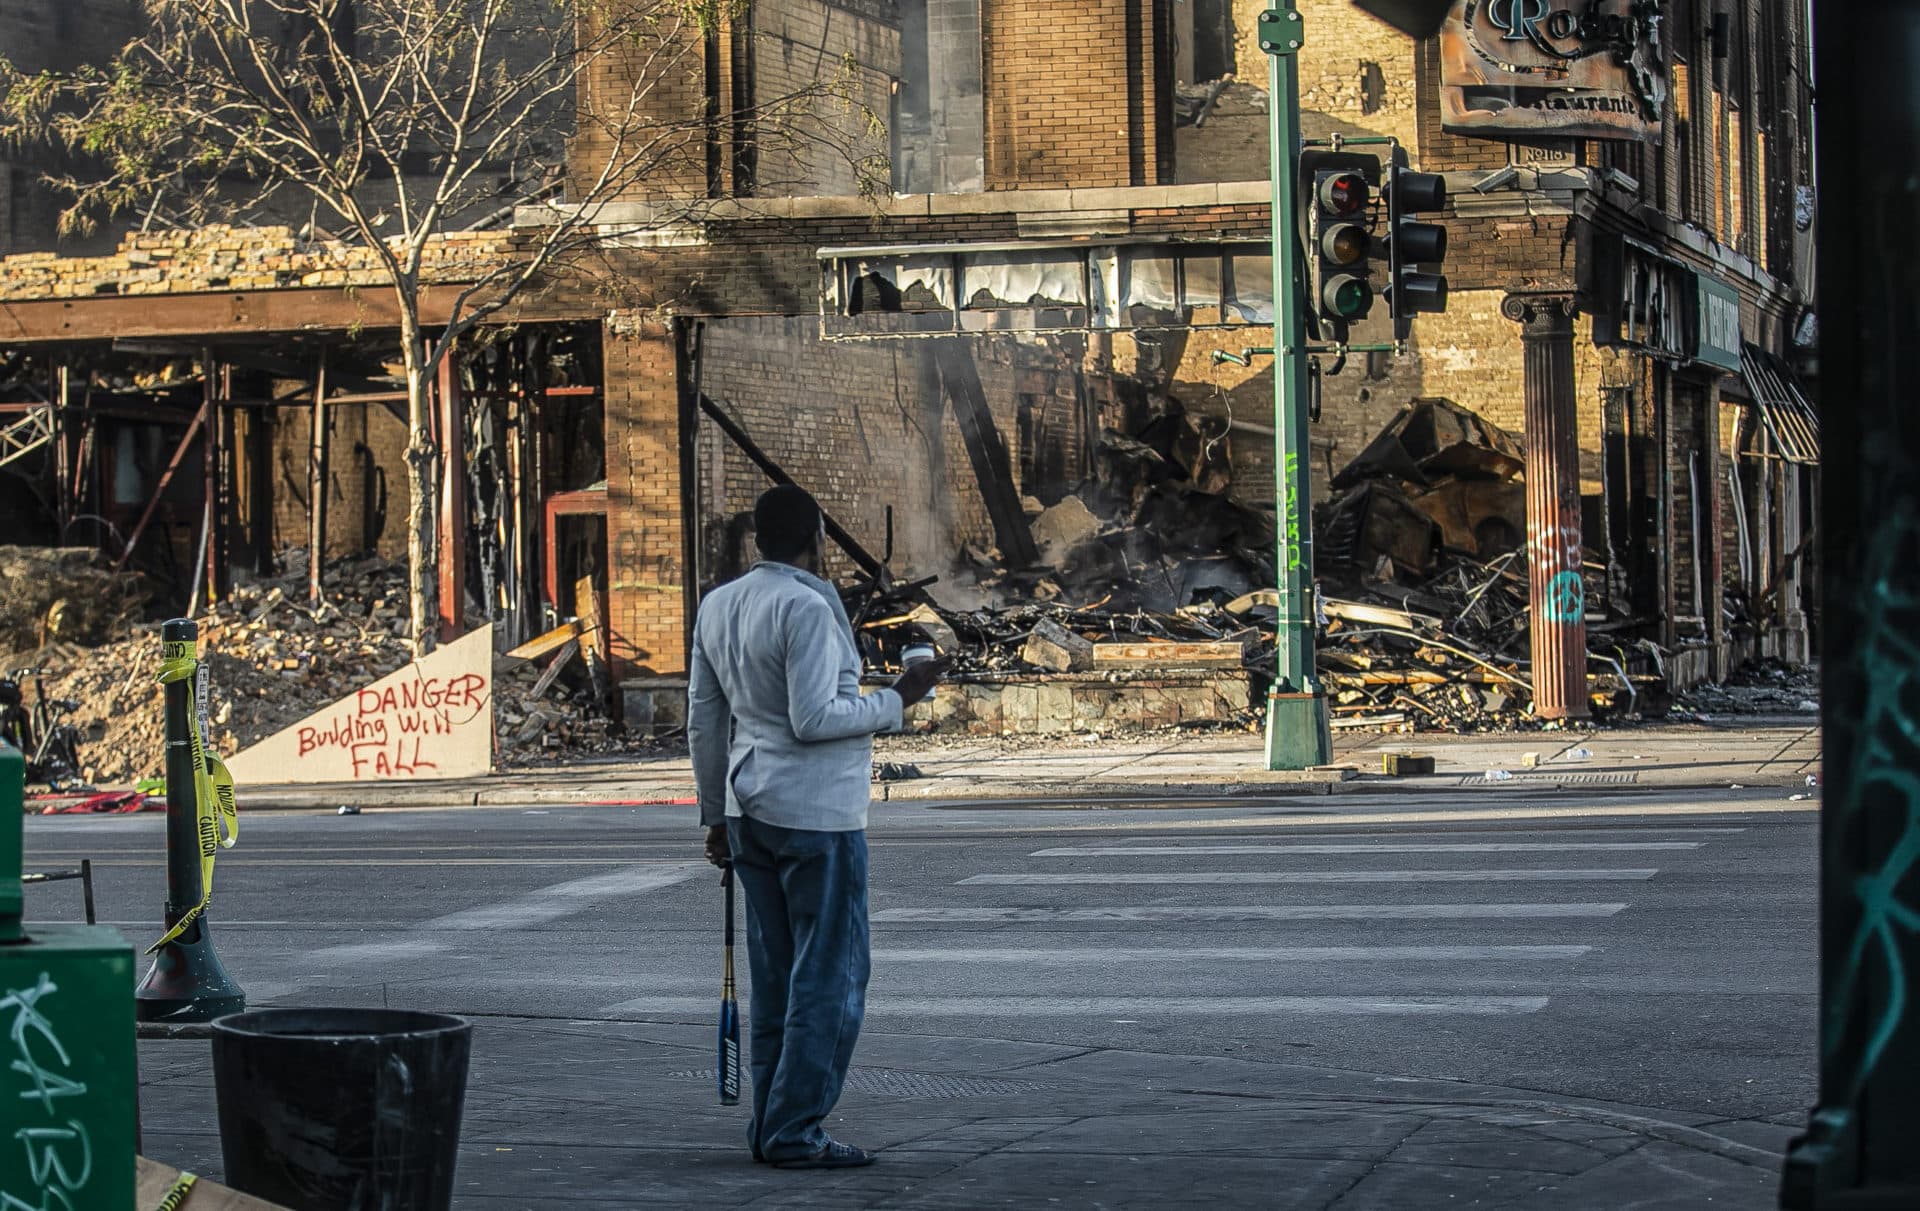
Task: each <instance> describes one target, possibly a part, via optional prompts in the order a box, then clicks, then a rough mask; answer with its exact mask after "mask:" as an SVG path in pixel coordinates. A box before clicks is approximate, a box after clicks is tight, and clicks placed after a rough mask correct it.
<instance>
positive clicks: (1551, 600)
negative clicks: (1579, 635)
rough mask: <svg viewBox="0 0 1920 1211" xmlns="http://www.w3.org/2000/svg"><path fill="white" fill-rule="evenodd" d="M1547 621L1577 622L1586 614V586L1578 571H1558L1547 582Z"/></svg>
mask: <svg viewBox="0 0 1920 1211" xmlns="http://www.w3.org/2000/svg"><path fill="white" fill-rule="evenodd" d="M1545 613H1546V620H1547V621H1548V622H1579V621H1580V620H1582V619H1584V618H1585V617H1586V616H1587V586H1586V583H1585V582H1584V581H1582V580H1581V579H1580V573H1578V572H1560V573H1558V574H1556V575H1555V576H1554V578H1553V579H1552V580H1550V581H1548V582H1547V602H1546V607H1545Z"/></svg>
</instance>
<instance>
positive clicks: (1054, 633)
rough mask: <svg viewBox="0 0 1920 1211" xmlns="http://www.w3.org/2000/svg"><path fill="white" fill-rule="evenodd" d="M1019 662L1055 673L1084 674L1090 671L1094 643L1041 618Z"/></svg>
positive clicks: (1029, 637) (1022, 650)
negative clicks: (1022, 661)
mask: <svg viewBox="0 0 1920 1211" xmlns="http://www.w3.org/2000/svg"><path fill="white" fill-rule="evenodd" d="M1020 659H1022V660H1024V661H1026V662H1027V663H1028V664H1030V665H1033V666H1034V667H1036V668H1042V669H1049V670H1051V671H1053V672H1056V673H1083V672H1086V671H1087V670H1088V669H1090V668H1092V667H1093V640H1091V639H1088V638H1086V637H1085V636H1082V635H1076V634H1074V633H1073V632H1072V631H1069V630H1068V629H1067V628H1065V627H1063V626H1061V625H1060V624H1059V623H1057V622H1055V621H1053V620H1052V619H1051V618H1043V619H1041V620H1040V622H1039V623H1038V624H1037V625H1035V627H1034V628H1033V634H1031V635H1029V636H1027V643H1026V646H1025V647H1024V648H1022V649H1021V650H1020Z"/></svg>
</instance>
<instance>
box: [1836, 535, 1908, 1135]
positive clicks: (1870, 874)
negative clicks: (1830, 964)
mask: <svg viewBox="0 0 1920 1211" xmlns="http://www.w3.org/2000/svg"><path fill="white" fill-rule="evenodd" d="M1886 517H1887V521H1886V522H1885V529H1884V530H1883V531H1882V532H1881V534H1880V535H1878V536H1877V542H1876V543H1875V546H1874V549H1873V550H1872V552H1871V553H1870V554H1869V555H1868V566H1867V568H1866V569H1865V573H1866V574H1865V577H1864V585H1863V592H1862V593H1861V595H1860V599H1859V600H1860V605H1859V610H1858V618H1857V622H1858V625H1859V647H1858V648H1856V649H1855V652H1856V654H1855V656H1854V661H1853V662H1854V668H1853V669H1852V674H1853V678H1854V680H1855V682H1856V684H1858V685H1859V686H1860V687H1861V692H1862V695H1863V696H1862V700H1861V703H1860V717H1859V719H1858V721H1857V723H1856V724H1855V733H1854V737H1853V750H1852V762H1851V768H1849V769H1848V770H1847V771H1846V773H1845V777H1844V778H1843V779H1842V780H1840V781H1839V782H1838V783H1837V784H1836V785H1837V786H1838V788H1839V795H1838V796H1837V801H1836V802H1830V803H1828V804H1827V810H1829V811H1832V812H1835V813H1836V824H1837V827H1834V828H1833V836H1834V837H1835V838H1836V839H1837V840H1836V841H1835V842H1832V843H1837V844H1840V845H1843V846H1846V847H1847V848H1848V849H1850V850H1851V849H1852V848H1853V847H1854V846H1856V845H1859V844H1861V843H1862V841H1863V840H1864V837H1863V836H1862V835H1861V834H1862V833H1863V832H1865V831H1866V830H1869V829H1872V828H1875V827H1876V826H1877V827H1881V828H1884V827H1886V824H1885V823H1882V822H1887V823H1891V822H1893V821H1898V824H1897V825H1896V826H1895V829H1896V831H1897V833H1898V835H1897V837H1895V838H1893V839H1891V843H1890V844H1888V845H1887V846H1886V847H1885V849H1884V853H1885V857H1884V858H1883V859H1881V860H1880V862H1879V865H1878V867H1877V868H1873V869H1867V870H1862V871H1859V872H1857V873H1855V874H1854V875H1853V878H1852V880H1851V883H1850V891H1851V892H1852V895H1853V898H1854V901H1855V904H1854V909H1855V911H1856V912H1857V913H1858V924H1857V926H1856V928H1855V929H1854V933H1853V937H1852V939H1851V941H1850V942H1849V944H1848V946H1847V950H1846V953H1845V955H1844V957H1843V962H1842V966H1841V969H1840V972H1839V975H1838V978H1837V979H1836V980H1835V981H1834V982H1833V983H1832V984H1831V985H1830V996H1829V997H1828V1000H1827V1005H1826V1012H1827V1020H1826V1023H1825V1028H1824V1031H1823V1043H1824V1046H1825V1048H1826V1051H1827V1053H1828V1054H1829V1055H1831V1056H1842V1057H1846V1066H1847V1067H1850V1068H1851V1089H1850V1091H1849V1094H1848V1098H1847V1100H1848V1101H1849V1102H1854V1101H1857V1100H1858V1098H1859V1096H1860V1094H1861V1093H1862V1091H1863V1089H1864V1087H1865V1085H1866V1083H1867V1081H1868V1079H1869V1078H1871V1077H1872V1076H1873V1074H1874V1072H1875V1071H1876V1070H1877V1069H1878V1068H1879V1066H1880V1064H1881V1062H1882V1060H1883V1059H1884V1058H1885V1056H1886V1054H1887V1051H1888V1049H1889V1047H1891V1045H1892V1043H1893V1041H1894V1040H1895V1039H1896V1038H1897V1037H1898V1036H1899V1034H1900V1031H1901V1030H1902V1028H1903V1027H1907V1028H1911V1026H1910V1023H1909V1020H1908V1003H1907V990H1908V989H1910V988H1911V987H1912V981H1913V979H1914V976H1913V974H1911V973H1910V972H1909V971H1908V967H1907V963H1908V959H1909V957H1910V952H1911V951H1912V950H1914V949H1915V948H1920V903H1913V902H1910V901H1909V900H1907V899H1903V898H1902V894H1903V891H1904V892H1905V893H1906V894H1907V895H1909V896H1910V895H1912V894H1913V888H1914V886H1915V885H1916V883H1917V882H1920V772H1916V771H1920V710H1917V709H1916V703H1920V640H1916V639H1915V632H1916V627H1920V595H1916V594H1914V593H1913V592H1911V591H1910V590H1909V588H1908V585H1910V584H1911V582H1912V577H1911V574H1910V573H1909V572H1907V569H1909V568H1910V567H1911V565H1912V555H1913V546H1914V539H1915V537H1916V534H1915V529H1914V525H1913V522H1912V521H1911V520H1910V517H1911V514H1909V513H1907V512H1906V511H1905V510H1903V509H1898V508H1896V509H1892V510H1889V511H1888V513H1887V514H1886ZM1875 848H1878V847H1877V846H1876V847H1875ZM1841 866H1842V867H1843V868H1848V869H1850V868H1851V867H1852V866H1853V862H1852V861H1851V860H1844V859H1843V861H1842V863H1841Z"/></svg>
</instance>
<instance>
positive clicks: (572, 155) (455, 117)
mask: <svg viewBox="0 0 1920 1211" xmlns="http://www.w3.org/2000/svg"><path fill="white" fill-rule="evenodd" d="M731 2H733V0H144V5H145V9H146V32H145V33H144V34H143V36H141V37H139V38H137V39H135V40H134V41H133V42H131V43H129V44H128V45H127V46H126V47H125V48H124V49H123V50H121V51H120V52H119V53H118V54H117V55H116V56H115V57H114V58H113V60H112V61H111V62H110V63H107V64H104V65H99V66H95V67H87V68H81V69H78V70H75V71H70V72H61V73H52V72H48V73H41V74H37V75H24V74H21V73H18V72H13V71H11V70H10V69H9V68H8V66H7V64H6V63H5V60H4V58H3V57H0V144H4V143H7V142H13V143H24V142H30V141H48V142H51V143H52V144H54V145H55V147H56V148H57V149H58V150H60V151H62V152H64V153H67V162H68V163H70V164H76V165H80V166H81V167H77V168H72V169H69V170H66V171H63V172H59V173H56V174H53V175H50V176H49V177H48V178H47V179H48V182H49V183H50V184H51V185H53V186H54V187H56V188H58V189H60V190H61V191H62V192H63V193H64V194H65V195H66V196H67V197H68V198H69V199H70V200H71V205H70V206H69V208H68V209H67V210H66V211H64V212H63V215H62V226H63V228H64V229H65V230H66V231H68V232H70V233H80V232H85V231H88V230H90V229H91V228H92V227H93V226H94V225H95V224H98V223H100V222H102V221H108V220H112V219H114V218H115V217H117V216H125V215H139V216H144V222H145V223H146V225H149V226H153V225H164V226H171V227H193V226H198V225H201V224H204V223H208V222H230V223H232V222H237V223H242V224H244V223H249V222H257V221H259V219H260V218H262V217H267V216H272V217H276V218H279V219H282V220H285V219H288V218H289V217H291V218H292V222H294V223H296V224H297V223H298V222H299V221H300V219H299V216H305V215H309V214H310V215H313V216H314V217H315V219H317V223H315V222H310V223H309V227H310V228H311V227H326V228H331V229H332V231H333V232H334V233H335V234H337V236H338V237H339V238H341V239H345V240H349V241H355V242H359V243H362V244H364V245H365V246H366V247H367V248H370V249H372V250H374V252H375V254H376V260H377V262H378V264H379V266H380V269H381V271H382V272H383V274H384V276H385V277H386V279H387V280H388V281H390V283H391V285H392V288H393V291H394V296H395V299H396V302H397V304H398V312H399V323H400V338H401V348H402V350H403V360H404V365H405V373H406V386H407V400H408V407H407V416H408V428H409V432H410V441H409V445H408V450H407V481H408V488H409V490H410V492H411V503H410V506H409V509H408V515H407V531H408V535H407V538H408V543H407V545H408V564H409V571H410V576H409V580H410V587H411V629H412V636H413V641H414V646H415V650H416V652H419V653H424V652H426V651H428V650H431V648H432V646H433V639H434V622H435V618H436V615H437V612H438V604H437V602H436V600H435V597H436V589H437V583H436V576H435V574H434V569H435V565H436V557H437V519H436V516H435V507H436V501H437V488H438V478H439V462H440V451H439V449H438V448H437V445H436V441H435V437H434V433H433V429H432V426H431V424H430V421H429V416H430V403H431V398H432V396H431V389H432V388H431V385H432V383H433V382H434V378H435V375H436V374H437V373H438V371H439V368H440V366H441V363H442V362H443V361H444V360H445V359H446V358H447V357H448V356H449V354H450V352H451V351H452V350H453V349H454V348H455V346H456V345H457V344H458V343H459V341H460V339H461V337H462V336H463V335H464V334H466V333H468V332H470V331H471V330H472V329H473V328H475V327H476V326H477V325H480V324H483V323H485V322H486V321H487V320H488V319H489V317H494V316H497V315H498V313H499V312H500V311H501V310H502V309H503V308H506V307H507V306H509V305H510V304H511V303H512V302H513V301H514V300H515V298H516V297H517V296H519V295H520V294H521V293H522V292H523V291H525V290H526V289H527V288H528V287H530V286H532V285H533V284H535V283H536V282H538V281H541V280H542V279H546V278H551V277H554V276H557V275H559V274H562V273H564V272H565V271H566V269H567V267H568V264H569V261H570V259H577V258H580V257H583V256H585V255H588V254H590V253H591V251H592V250H593V249H594V248H595V247H596V246H597V244H598V243H599V242H600V241H602V240H604V239H605V238H606V237H607V236H608V235H610V234H614V235H618V234H624V231H623V230H616V229H613V228H610V227H609V226H608V225H607V224H606V223H604V222H603V221H602V220H603V214H604V210H605V207H606V205H607V204H608V203H609V202H612V201H615V200H619V199H622V198H627V197H633V196H636V194H641V195H644V196H646V197H648V198H649V200H658V199H660V198H662V197H668V198H672V197H678V198H680V199H682V201H681V202H680V204H679V205H678V206H677V207H676V206H668V207H664V208H662V207H655V208H653V218H652V220H651V221H652V222H653V223H655V224H659V223H664V222H672V221H685V220H688V219H693V218H697V217H698V213H699V211H700V209H701V207H702V206H703V205H705V204H707V202H706V199H707V198H708V196H709V195H710V194H711V193H712V192H714V187H713V183H712V182H710V181H709V175H710V169H709V164H710V162H711V161H712V158H713V152H714V144H715V140H717V139H720V138H723V137H725V136H724V134H723V133H722V132H725V131H729V130H751V131H752V132H754V137H755V138H756V139H758V140H761V141H767V140H781V139H783V138H784V139H789V140H791V141H793V142H794V143H795V144H806V145H810V146H814V147H816V148H817V147H819V146H826V147H829V148H831V149H832V150H833V151H834V152H836V153H837V154H839V155H841V156H843V157H844V158H845V160H846V162H847V163H850V164H853V165H855V166H856V168H857V169H858V170H859V171H860V173H861V174H862V178H863V179H878V177H879V174H880V173H882V172H883V171H884V163H885V162H884V159H882V158H876V155H875V153H874V151H873V145H874V138H875V135H876V133H877V131H878V129H879V128H878V126H877V122H876V120H875V119H874V117H873V115H872V114H871V113H870V112H868V111H867V110H866V109H865V107H863V106H861V105H860V103H859V101H858V99H857V98H853V97H850V96H849V95H848V94H847V93H846V91H845V90H844V88H843V86H842V81H843V79H844V72H845V70H846V69H845V68H842V67H836V69H835V70H836V73H838V74H836V75H834V76H831V77H828V78H823V79H821V80H818V81H816V82H814V83H812V84H810V85H808V86H807V87H804V88H801V89H799V90H797V91H794V92H791V93H789V94H787V95H783V96H779V97H772V98H756V99H754V100H753V101H752V103H751V104H750V105H748V106H747V107H745V108H743V109H740V110H736V111H730V112H728V113H726V114H721V113H717V112H713V111H712V109H711V107H710V102H708V100H707V99H706V95H705V93H704V92H703V90H701V89H700V88H699V87H698V81H699V80H700V75H699V70H700V67H701V63H702V57H703V55H704V54H705V53H706V51H707V49H708V42H709V39H710V37H711V36H712V35H713V34H714V32H715V31H716V29H718V28H719V27H720V25H721V23H722V22H723V21H726V20H727V19H729V18H730V17H732V16H735V15H737V14H736V13H735V10H733V9H729V8H727V7H725V5H727V4H729V3H731ZM829 101H833V102H837V103H838V104H839V105H840V106H841V107H842V108H843V109H846V110H847V111H848V112H853V111H858V112H857V114H855V118H856V120H855V121H853V122H848V121H845V120H834V119H830V118H829V119H824V120H823V119H822V118H820V117H819V111H820V107H821V103H823V102H829ZM549 202H550V203H554V204H553V205H550V206H548V207H547V208H546V212H545V215H546V217H545V218H544V219H543V221H542V223H541V224H540V225H538V226H535V227H531V228H528V229H525V230H518V231H515V232H514V233H512V236H511V237H510V238H503V239H502V240H501V241H500V244H499V247H497V248H490V249H489V252H488V257H487V260H486V263H485V264H484V265H483V266H482V267H481V268H480V270H478V271H477V272H476V273H475V274H470V275H466V276H465V277H463V279H462V285H461V288H460V291H459V294H458V295H457V298H456V301H455V303H454V305H453V309H452V319H451V320H450V321H449V322H448V323H446V324H445V325H444V326H443V327H438V328H437V329H436V330H435V331H433V332H431V333H430V332H428V331H427V330H426V328H424V327H423V325H422V322H421V313H422V308H421V304H422V291H423V288H424V287H426V286H428V285H430V284H431V272H432V271H431V260H430V256H429V254H430V252H431V250H432V248H433V247H434V245H435V242H436V241H437V240H441V239H443V238H444V236H445V235H446V234H447V233H448V232H451V231H456V230H461V229H467V228H475V227H484V226H489V225H494V224H497V223H499V222H501V221H502V220H503V219H504V218H506V217H508V216H510V215H511V214H512V212H513V210H514V208H516V207H518V206H524V205H528V204H534V203H549ZM301 234H302V238H311V237H313V236H315V235H321V234H326V233H323V232H319V231H316V230H303V231H302V233H301ZM456 440H457V439H456ZM321 556H322V553H321V552H317V551H316V552H312V553H311V557H312V558H314V559H319V558H321Z"/></svg>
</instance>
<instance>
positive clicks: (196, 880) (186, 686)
mask: <svg viewBox="0 0 1920 1211" xmlns="http://www.w3.org/2000/svg"><path fill="white" fill-rule="evenodd" d="M160 638H161V642H162V644H163V655H162V659H163V660H176V659H181V658H184V657H189V656H192V655H193V654H194V651H195V649H196V648H197V647H198V645H199V638H200V627H199V626H198V624H196V623H194V622H192V621H191V620H189V619H186V618H175V619H173V620H171V621H170V622H166V623H163V624H162V625H161V628H160ZM165 709H166V713H167V760H166V769H167V913H166V927H167V928H168V929H172V928H173V927H174V925H175V924H176V923H178V922H179V920H180V918H182V917H184V916H186V915H187V914H188V913H189V912H192V911H193V909H194V908H195V907H196V906H197V905H198V904H199V903H200V896H201V892H202V888H201V884H200V846H201V836H200V825H199V815H200V810H201V805H200V803H199V779H198V777H196V769H195V762H194V755H193V711H194V709H195V706H194V678H192V677H182V678H179V679H177V680H174V681H169V682H167V684H166V707H165ZM211 807H212V805H211V804H209V805H207V808H208V810H211ZM134 996H135V998H136V1001H135V1008H136V1009H137V1010H138V1014H139V1018H140V1020H141V1021H143V1022H162V1021H165V1022H210V1021H212V1020H213V1019H214V1018H217V1017H223V1016H225V1015H226V1014H229V1013H239V1012H240V1011H241V1010H243V1009H245V1008H246V1007H247V998H246V994H245V993H243V992H241V991H240V986H239V985H238V984H235V983H234V982H233V979H232V977H230V976H228V975H227V970H226V968H225V967H223V966H221V964H220V956H219V954H218V953H216V952H215V950H214V948H213V931H212V927H211V923H210V922H209V921H208V920H207V914H204V913H203V914H201V916H200V918H199V919H198V920H196V921H195V922H194V923H193V924H192V925H190V926H188V927H187V930H186V932H185V933H183V934H181V935H180V936H179V937H178V938H175V939H174V940H173V941H171V942H169V943H167V944H166V945H165V946H162V947H161V948H160V950H159V953H157V954H155V955H154V958H153V967H152V968H151V969H149V970H148V972H147V978H146V979H144V980H142V981H141V982H140V988H139V991H137V992H136V993H135V994H134Z"/></svg>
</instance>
